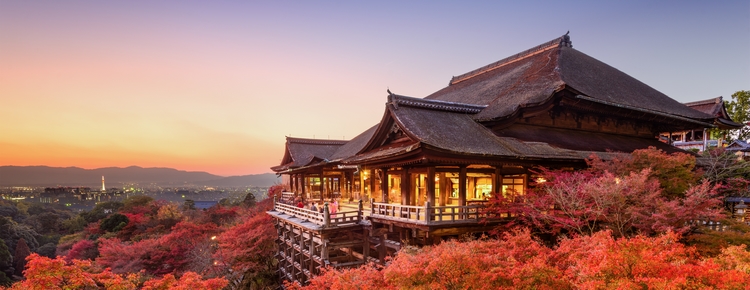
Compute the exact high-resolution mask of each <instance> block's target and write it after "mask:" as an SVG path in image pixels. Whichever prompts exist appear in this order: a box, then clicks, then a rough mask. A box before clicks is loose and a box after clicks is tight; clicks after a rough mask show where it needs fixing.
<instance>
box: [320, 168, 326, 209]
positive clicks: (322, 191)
mask: <svg viewBox="0 0 750 290" xmlns="http://www.w3.org/2000/svg"><path fill="white" fill-rule="evenodd" d="M325 180H326V179H325V177H323V170H322V169H321V170H320V201H323V200H324V196H325V188H326V186H327V182H325Z"/></svg>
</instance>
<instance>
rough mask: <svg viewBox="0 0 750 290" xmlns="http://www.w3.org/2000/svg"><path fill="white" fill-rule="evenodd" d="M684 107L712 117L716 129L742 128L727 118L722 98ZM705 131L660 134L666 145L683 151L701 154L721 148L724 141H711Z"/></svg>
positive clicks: (727, 114)
mask: <svg viewBox="0 0 750 290" xmlns="http://www.w3.org/2000/svg"><path fill="white" fill-rule="evenodd" d="M685 105H686V106H688V107H690V108H692V109H695V110H698V111H701V112H704V113H706V114H709V115H711V116H714V122H713V124H714V125H715V126H716V128H719V129H723V130H727V129H738V128H742V126H744V125H743V124H739V123H736V122H734V121H732V118H731V117H729V113H727V109H726V107H724V100H723V98H722V97H717V98H712V99H708V100H700V101H695V102H690V103H685ZM707 129H708V128H696V129H691V130H685V131H680V132H668V133H662V134H661V135H662V139H663V140H667V142H668V143H670V144H672V145H673V146H675V147H677V148H680V149H683V150H697V151H699V152H702V151H705V150H706V149H707V148H711V147H723V145H724V144H722V143H723V142H724V140H721V139H720V138H717V139H711V134H709V132H708V131H707Z"/></svg>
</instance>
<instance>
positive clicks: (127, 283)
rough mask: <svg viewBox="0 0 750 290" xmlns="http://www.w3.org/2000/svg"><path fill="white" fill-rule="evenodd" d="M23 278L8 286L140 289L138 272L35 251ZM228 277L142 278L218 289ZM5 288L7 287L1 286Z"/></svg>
mask: <svg viewBox="0 0 750 290" xmlns="http://www.w3.org/2000/svg"><path fill="white" fill-rule="evenodd" d="M27 260H28V263H27V267H26V270H25V271H24V274H25V276H26V280H24V281H21V282H18V283H16V284H13V285H12V286H11V287H10V288H7V289H14V290H20V289H32V290H36V289H39V290H47V289H114V290H119V289H121V290H126V289H139V288H140V287H139V286H140V285H139V284H140V280H141V276H140V275H139V274H128V275H119V274H115V273H112V272H111V271H110V270H109V269H108V268H107V269H105V270H104V271H101V270H98V269H97V268H96V267H94V266H93V265H92V263H91V261H81V260H73V261H72V262H66V261H65V260H64V259H63V258H62V257H57V258H55V259H50V258H47V257H42V256H39V255H37V254H31V255H30V256H29V257H28V259H27ZM227 283H228V281H227V280H226V279H223V278H214V279H207V280H203V279H202V277H201V276H200V275H198V274H196V273H194V272H186V273H185V274H183V275H182V277H181V278H180V279H179V280H178V279H176V278H175V277H174V276H173V275H172V274H168V275H166V276H164V277H162V278H156V279H152V280H148V281H145V282H144V284H143V287H142V289H217V290H218V289H221V288H223V287H224V286H226V285H227ZM0 289H6V288H0Z"/></svg>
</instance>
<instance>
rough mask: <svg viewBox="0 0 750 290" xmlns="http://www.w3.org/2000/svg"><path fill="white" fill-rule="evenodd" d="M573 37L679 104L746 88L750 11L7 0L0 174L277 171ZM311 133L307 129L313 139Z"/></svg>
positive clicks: (1, 33)
mask: <svg viewBox="0 0 750 290" xmlns="http://www.w3.org/2000/svg"><path fill="white" fill-rule="evenodd" d="M568 30H569V31H570V35H571V38H572V42H573V47H574V48H576V49H579V50H581V51H583V52H585V53H586V54H588V55H590V56H592V57H594V58H597V59H599V60H601V61H603V62H605V63H607V64H610V65H612V66H614V67H615V68H617V69H619V70H621V71H623V72H625V73H627V74H629V75H631V76H633V77H635V78H636V79H638V80H640V81H642V82H644V83H646V84H648V85H650V86H652V87H654V88H655V89H657V90H659V91H661V92H663V93H665V94H666V95H668V96H670V97H672V98H674V99H676V100H678V101H680V102H689V101H695V100H701V99H708V98H713V97H717V96H723V97H724V99H725V100H728V99H730V96H731V94H732V93H733V92H735V91H738V90H748V89H750V87H749V85H750V54H748V53H747V51H748V48H750V3H749V2H746V1H725V2H721V3H710V4H708V3H702V2H698V1H680V2H677V1H666V2H660V3H651V2H647V1H634V2H628V3H600V2H595V1H576V2H570V3H565V4H563V3H557V2H535V3H515V2H508V3H498V2H476V3H470V4H466V3H450V2H408V3H402V2H395V1H394V2H377V3H348V2H344V3H335V2H323V3H295V4H292V3H286V2H285V3H282V2H271V3H243V2H232V1H227V2H220V3H210V4H208V3H201V2H158V3H153V2H141V1H136V2H128V3H100V2H93V1H75V2H66V3H36V2H17V3H16V2H2V3H0V39H3V45H2V46H0V97H1V98H2V100H3V105H2V106H0V132H3V137H2V138H0V152H2V154H1V155H0V166H2V165H16V166H28V165H48V166H58V167H68V166H76V167H81V168H87V169H91V168H101V167H110V166H116V167H127V166H131V165H135V166H142V167H170V168H175V169H179V170H188V171H206V172H209V173H213V174H217V175H223V176H230V175H246V174H257V173H264V172H270V169H269V167H270V166H274V165H278V163H279V161H280V159H281V157H282V154H283V150H284V141H285V138H284V136H293V137H304V138H313V137H316V138H323V139H326V138H328V139H351V138H352V137H354V136H356V135H357V134H359V133H361V132H362V131H364V130H365V129H367V128H369V127H370V126H372V125H373V124H376V123H377V122H378V121H379V120H380V118H381V117H382V114H383V111H382V107H383V106H382V104H383V103H384V102H385V101H386V95H387V93H386V89H390V90H391V91H393V92H394V93H397V94H401V95H407V96H413V97H420V98H421V97H424V96H426V95H428V94H430V93H432V92H435V91H437V90H439V89H441V88H443V87H445V86H446V85H447V83H448V81H449V80H450V78H451V77H452V76H455V75H459V74H462V73H465V72H468V71H470V70H472V69H475V68H478V67H481V66H484V65H486V64H489V63H492V62H495V61H497V60H500V59H502V58H505V57H508V56H510V55H512V54H515V53H517V52H519V51H522V50H524V49H526V48H529V47H532V46H534V45H538V44H541V43H543V42H546V41H548V40H551V39H553V38H555V37H558V36H560V35H562V34H565V33H566V31H568ZM311 133H312V134H314V135H309V134H311Z"/></svg>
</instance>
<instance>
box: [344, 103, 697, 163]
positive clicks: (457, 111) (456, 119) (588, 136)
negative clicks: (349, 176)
mask: <svg viewBox="0 0 750 290" xmlns="http://www.w3.org/2000/svg"><path fill="white" fill-rule="evenodd" d="M388 99H389V102H388V103H387V111H386V116H387V118H388V116H389V117H390V118H393V120H394V121H395V123H396V124H397V125H398V126H399V127H400V128H401V129H402V130H403V131H404V132H405V133H406V134H407V135H408V136H409V138H411V139H412V140H413V141H416V142H418V143H403V144H402V145H400V146H396V147H390V146H389V147H384V148H380V149H375V150H370V151H367V152H362V153H361V154H358V155H356V156H353V157H350V158H347V159H346V160H344V162H345V163H358V162H367V161H377V160H379V159H383V158H388V157H392V156H397V155H402V154H407V153H409V152H411V151H414V150H416V149H417V148H420V147H425V146H427V147H431V148H434V149H438V150H441V151H445V152H452V153H455V154H459V155H474V156H485V157H493V158H509V159H527V158H540V159H545V158H553V159H571V160H583V159H585V158H588V157H589V156H590V155H591V154H592V153H596V154H598V155H600V156H605V157H608V156H610V155H612V154H614V153H609V152H607V151H612V152H632V151H633V150H635V149H643V148H647V147H649V146H654V147H657V148H659V149H662V150H665V151H667V152H682V151H681V150H679V149H677V148H675V147H672V146H669V145H667V144H664V143H662V142H659V141H658V140H657V139H648V138H637V137H629V136H623V135H616V134H606V133H592V132H583V131H576V130H566V129H555V128H545V127H538V126H523V125H516V126H511V127H510V128H507V129H506V131H507V132H502V133H501V134H499V136H498V135H495V133H493V132H492V131H491V130H490V129H488V128H487V127H484V126H483V125H481V124H480V123H477V122H476V121H475V120H474V118H473V115H474V114H472V113H474V112H476V111H479V110H481V109H482V107H483V106H477V105H467V104H460V103H450V102H445V101H435V100H426V99H417V98H411V97H405V96H399V95H390V96H389V98H388ZM381 124H386V125H381V127H377V131H380V130H390V128H386V127H385V126H388V125H387V124H390V122H387V121H386V120H383V122H382V123H381ZM527 127H528V128H527ZM372 129H373V128H371V130H372ZM377 131H374V132H372V133H368V134H370V135H372V136H378V135H381V134H377ZM371 141H377V140H371ZM613 156H614V155H613Z"/></svg>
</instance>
